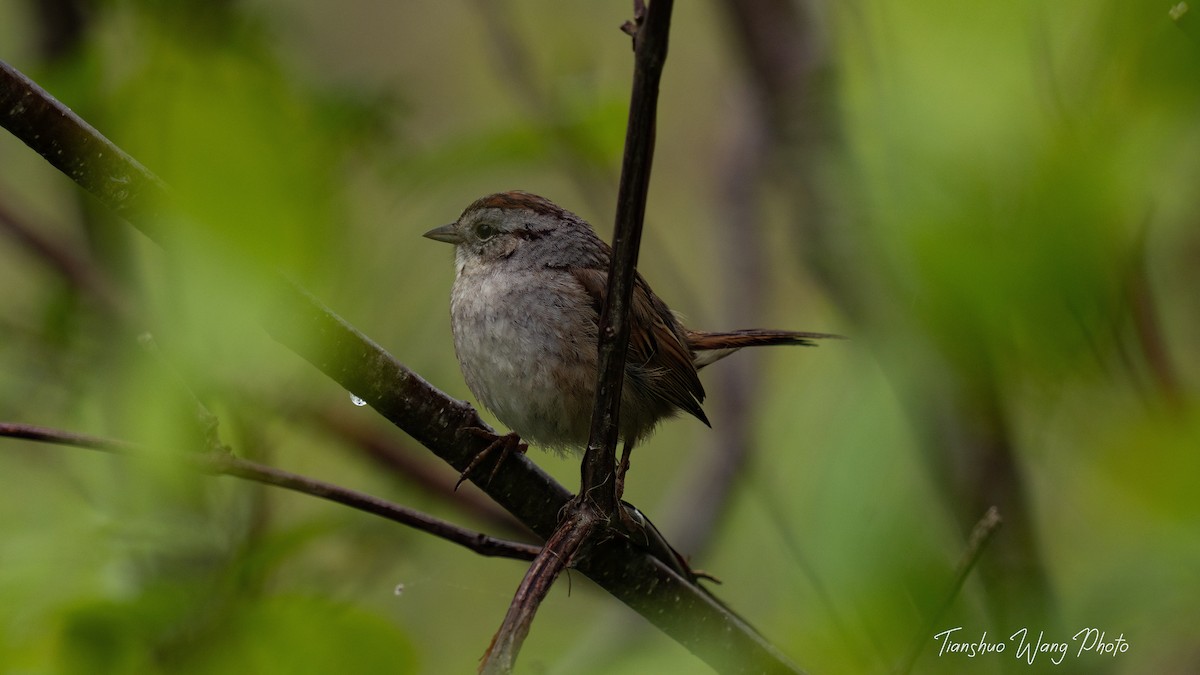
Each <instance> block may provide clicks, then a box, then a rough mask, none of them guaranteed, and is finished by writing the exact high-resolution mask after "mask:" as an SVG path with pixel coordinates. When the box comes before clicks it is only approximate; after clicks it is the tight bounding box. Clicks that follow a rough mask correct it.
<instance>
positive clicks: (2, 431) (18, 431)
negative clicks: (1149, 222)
mask: <svg viewBox="0 0 1200 675" xmlns="http://www.w3.org/2000/svg"><path fill="white" fill-rule="evenodd" d="M0 436H3V437H6V438H19V439H23V440H27V441H36V442H40V443H54V444H56V445H69V446H74V447H77V448H87V449H89V450H101V451H103V452H110V453H114V454H118V455H125V456H134V457H136V456H137V455H139V454H145V453H146V450H145V449H144V448H142V447H141V446H139V445H137V444H136V443H130V442H128V441H121V440H116V439H111V438H101V437H99V436H89V435H87V434H76V433H72V432H69V431H60V430H58V429H49V428H46V427H38V426H32V425H28V424H12V423H8V422H0ZM179 457H180V458H181V459H182V460H186V461H187V462H188V463H189V464H191V465H192V467H193V468H195V469H197V470H199V471H203V472H204V473H209V474H214V475H221V476H233V477H235V478H241V479H244V480H249V481H253V482H255V483H262V484H263V485H273V486H275V487H281V488H284V489H285V490H291V491H293V492H299V493H302V494H306V495H311V496H313V497H318V498H320V499H326V500H328V501H331V502H336V503H338V504H342V505H344V506H349V507H350V508H352V509H356V510H358V511H365V512H367V513H372V514H375V515H377V516H379V517H381V518H386V519H388V520H391V521H395V522H397V523H401V524H404V525H408V526H409V527H412V528H415V529H418V530H421V531H422V532H426V533H428V534H432V535H433V536H435V537H440V538H442V539H445V540H446V541H450V542H453V543H455V544H458V545H459V546H465V547H466V548H469V549H471V550H472V551H474V552H476V553H478V554H480V555H486V556H498V557H502V558H516V559H518V560H532V559H533V558H534V556H536V555H537V553H538V551H539V550H540V547H538V546H531V545H529V544H521V543H517V542H514V541H505V540H503V539H497V538H495V537H492V536H489V535H486V534H484V533H482V532H475V531H472V530H468V529H466V528H464V527H460V526H458V525H455V524H454V523H450V522H447V521H444V520H441V519H440V518H435V517H433V516H431V515H428V514H426V513H421V512H420V511H416V510H414V509H410V508H408V507H406V506H400V505H399V504H394V503H392V502H389V501H386V500H383V499H380V498H378V497H372V496H371V495H368V494H364V493H362V492H357V491H355V490H350V489H347V488H344V487H340V486H337V485H333V484H332V483H327V482H325V481H322V480H317V479H315V478H309V477H307V476H301V475H300V474H295V473H291V472H290V471H284V470H283V469H276V468H275V467H270V466H266V465H264V464H258V463H257V462H251V461H248V460H245V459H241V458H239V457H235V456H233V455H230V454H226V453H218V452H206V453H180V455H179Z"/></svg>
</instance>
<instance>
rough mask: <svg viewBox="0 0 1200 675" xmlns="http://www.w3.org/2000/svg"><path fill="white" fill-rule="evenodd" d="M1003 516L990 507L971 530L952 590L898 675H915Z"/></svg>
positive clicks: (926, 626)
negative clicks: (943, 618)
mask: <svg viewBox="0 0 1200 675" xmlns="http://www.w3.org/2000/svg"><path fill="white" fill-rule="evenodd" d="M1003 522H1004V521H1003V519H1002V518H1001V517H1000V510H999V509H997V508H996V507H995V506H992V507H990V508H989V509H988V510H987V512H986V513H984V514H983V518H980V519H979V522H978V523H976V524H975V527H974V529H972V530H971V536H970V537H968V538H967V548H966V550H964V551H963V554H962V558H960V559H959V561H958V567H957V568H956V569H955V572H954V582H953V583H951V585H950V589H949V591H947V593H946V598H945V600H943V601H942V604H941V605H940V606H938V608H937V611H935V612H934V613H933V614H930V615H929V620H928V621H926V622H925V625H923V626H922V627H921V632H919V633H917V637H916V639H915V640H913V648H912V651H910V652H909V654H908V659H907V660H905V662H904V666H903V667H901V668H900V669H899V670H897V671H896V672H897V675H907V674H908V673H911V672H912V669H913V666H915V665H916V664H917V659H919V658H920V657H921V652H922V651H924V650H925V647H926V645H927V644H928V643H929V636H930V635H931V634H932V632H933V629H934V626H935V625H937V622H938V620H939V619H941V618H942V615H943V614H945V613H946V610H948V609H950V605H951V604H953V603H954V599H955V598H957V597H958V594H959V592H960V591H962V587H963V584H964V583H966V581H967V576H968V575H970V574H971V570H972V569H974V568H975V563H977V562H979V558H980V556H982V555H983V549H984V548H986V547H987V545H988V542H989V541H991V540H992V536H993V535H994V534H996V530H997V529H999V528H1000V525H1001V524H1002V523H1003Z"/></svg>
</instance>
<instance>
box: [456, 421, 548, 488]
mask: <svg viewBox="0 0 1200 675" xmlns="http://www.w3.org/2000/svg"><path fill="white" fill-rule="evenodd" d="M463 432H465V433H468V434H471V435H472V436H477V437H479V438H482V439H484V440H486V441H489V443H488V445H487V447H485V448H484V449H483V450H480V451H479V452H478V453H477V454H476V455H475V456H474V457H472V458H471V462H470V463H469V464H467V468H465V469H463V471H462V473H461V474H459V476H458V482H457V483H455V484H454V489H455V490H457V489H458V486H459V485H462V484H463V481H465V480H466V479H468V478H470V477H471V473H472V472H474V471H475V469H476V468H478V467H479V465H480V464H482V463H483V462H484V460H486V459H487V458H488V457H490V456H491V455H492V454H493V453H495V452H497V451H498V452H499V455H498V456H497V457H496V463H495V465H494V466H493V467H492V472H491V473H490V474H488V477H487V481H486V482H485V483H484V485H489V484H491V482H492V479H494V478H495V477H496V473H497V472H499V471H500V466H501V465H502V464H504V460H506V459H508V457H509V455H511V454H513V453H514V452H515V453H517V454H519V455H523V454H525V451H526V450H528V449H529V445H528V444H526V443H524V442H522V441H521V437H520V436H518V435H517V434H516V433H515V432H511V431H510V432H509V433H507V434H504V435H503V436H497V435H496V434H494V433H492V432H490V431H488V430H487V429H482V428H480V427H466V428H464V429H463Z"/></svg>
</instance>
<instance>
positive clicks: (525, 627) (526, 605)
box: [479, 508, 601, 675]
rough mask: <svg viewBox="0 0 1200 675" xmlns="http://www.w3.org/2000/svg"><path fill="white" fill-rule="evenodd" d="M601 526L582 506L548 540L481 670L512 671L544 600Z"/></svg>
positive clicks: (501, 626) (517, 594)
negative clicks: (556, 580) (555, 581)
mask: <svg viewBox="0 0 1200 675" xmlns="http://www.w3.org/2000/svg"><path fill="white" fill-rule="evenodd" d="M600 525H601V521H600V520H599V519H597V518H596V516H595V515H594V513H593V512H592V511H591V510H590V509H586V508H584V509H578V510H575V511H573V512H572V513H571V514H570V515H569V516H568V517H567V519H566V520H565V521H564V522H563V525H562V526H561V527H559V528H558V529H557V530H555V532H554V535H553V536H551V537H550V539H549V540H547V541H546V545H545V546H543V547H542V550H541V552H540V553H538V556H537V557H536V558H534V560H533V564H532V565H530V566H529V572H528V573H527V574H526V575H525V578H524V579H522V580H521V585H520V586H519V587H518V588H517V593H516V596H515V597H514V598H513V601H512V604H510V605H509V606H508V612H507V613H506V614H505V615H504V622H503V623H502V624H500V630H498V631H496V634H495V636H493V637H492V643H491V644H490V645H488V649H487V652H486V653H484V655H483V662H482V663H481V664H480V666H479V672H480V673H487V674H488V675H497V674H501V673H509V672H512V668H513V664H514V663H515V662H516V659H517V652H519V651H520V650H521V645H522V644H523V643H524V642H525V638H526V637H527V636H528V635H529V628H530V626H531V625H532V624H533V617H534V616H535V615H536V614H537V610H538V607H540V606H541V604H542V600H544V599H545V597H546V594H548V593H549V592H550V587H551V586H552V585H553V584H554V580H555V579H557V578H558V575H559V574H561V573H562V571H563V570H565V569H566V568H567V567H568V566H570V565H571V563H572V561H574V560H575V558H576V557H577V556H578V555H579V552H580V550H582V548H583V546H584V545H585V544H586V543H587V541H588V540H589V539H590V538H591V537H592V535H593V534H594V533H595V532H596V531H597V528H598V527H599V526H600Z"/></svg>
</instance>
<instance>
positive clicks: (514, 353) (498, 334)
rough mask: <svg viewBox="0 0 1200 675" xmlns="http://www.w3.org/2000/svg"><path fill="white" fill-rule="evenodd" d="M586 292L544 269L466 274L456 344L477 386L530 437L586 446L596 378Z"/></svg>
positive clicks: (454, 304) (456, 307) (458, 297)
mask: <svg viewBox="0 0 1200 675" xmlns="http://www.w3.org/2000/svg"><path fill="white" fill-rule="evenodd" d="M573 292H578V293H580V294H581V295H582V292H581V291H579V290H578V289H575V288H573V287H563V288H559V287H556V286H555V284H554V283H552V281H549V280H547V279H542V278H539V277H538V275H528V276H525V277H519V278H517V279H514V278H513V275H509V276H508V277H506V279H505V283H498V282H495V281H494V280H493V279H492V278H489V277H488V276H486V275H480V276H479V277H478V278H472V277H471V276H469V275H464V276H463V277H460V279H459V280H458V281H456V282H455V289H454V293H453V297H452V300H451V317H452V323H453V332H454V346H455V350H456V351H457V352H458V359H459V363H460V364H461V366H462V371H463V377H464V378H465V379H466V382H467V386H469V387H470V388H471V391H472V393H474V394H475V397H476V398H477V399H478V400H479V402H480V403H482V404H483V405H484V406H485V407H487V408H488V409H489V410H491V411H492V412H493V413H494V414H495V415H496V417H497V418H499V419H500V421H501V422H503V423H504V424H505V425H506V426H508V427H509V428H510V429H512V430H513V431H515V432H517V433H518V434H519V435H520V436H521V437H522V438H524V439H525V440H527V441H529V442H530V443H532V444H534V445H537V446H541V447H545V448H552V449H564V450H565V449H572V450H581V449H582V448H583V447H584V445H586V443H587V435H588V428H589V424H590V421H591V411H592V397H593V392H594V390H595V379H596V329H595V323H594V322H595V319H594V318H592V317H590V316H588V315H587V314H585V313H584V311H583V310H584V309H587V308H588V305H587V304H586V303H584V302H581V298H576V297H572V295H571V294H572V293H573Z"/></svg>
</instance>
